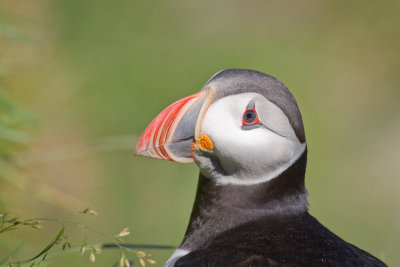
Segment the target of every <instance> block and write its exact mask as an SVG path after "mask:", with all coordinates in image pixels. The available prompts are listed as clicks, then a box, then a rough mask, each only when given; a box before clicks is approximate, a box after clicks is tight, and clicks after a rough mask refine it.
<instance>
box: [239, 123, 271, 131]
mask: <svg viewBox="0 0 400 267" xmlns="http://www.w3.org/2000/svg"><path fill="white" fill-rule="evenodd" d="M261 126H263V125H261V124H259V123H257V124H251V125H242V130H252V129H256V128H259V127H261ZM264 127H265V126H264ZM265 128H267V127H265Z"/></svg>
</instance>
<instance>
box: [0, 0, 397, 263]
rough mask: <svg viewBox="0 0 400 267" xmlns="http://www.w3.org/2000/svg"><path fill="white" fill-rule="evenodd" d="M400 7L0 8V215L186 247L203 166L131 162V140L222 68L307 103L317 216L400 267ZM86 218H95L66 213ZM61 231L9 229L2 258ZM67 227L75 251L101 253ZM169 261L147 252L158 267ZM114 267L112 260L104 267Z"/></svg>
mask: <svg viewBox="0 0 400 267" xmlns="http://www.w3.org/2000/svg"><path fill="white" fill-rule="evenodd" d="M399 10H400V3H399V2H398V1H319V0H314V1H261V0H260V1H183V0H182V1H133V0H130V1H128V0H126V1H122V0H121V1H120V0H118V1H99V0H96V1H94V0H92V1H77V0H68V1H65V0H64V1H62V0H37V1H22V0H0V90H1V94H0V100H1V101H0V102H3V103H2V104H1V105H0V112H1V114H0V122H1V124H2V125H0V126H1V127H0V141H1V143H0V149H1V151H0V156H1V161H0V170H1V171H0V176H1V177H0V211H12V212H14V213H16V214H18V215H19V216H23V217H24V218H31V217H51V218H65V219H70V220H73V221H78V222H81V223H85V224H87V225H90V226H92V227H94V228H96V229H98V230H100V231H101V232H104V233H107V234H111V235H112V234H117V233H118V232H119V231H120V230H121V229H122V228H124V227H130V231H131V233H132V234H131V235H130V236H129V237H128V238H126V239H125V240H126V241H129V242H134V243H156V244H171V245H179V243H180V242H181V239H182V237H183V235H184V232H185V230H186V225H187V222H188V219H189V215H190V212H191V207H192V203H193V199H194V194H195V190H196V184H197V175H198V170H197V167H196V166H195V165H194V164H176V163H172V162H166V161H160V160H154V159H149V158H135V157H133V151H134V148H135V145H136V141H137V138H138V136H139V135H140V134H141V132H142V131H143V130H144V129H145V127H146V126H147V124H148V123H149V122H150V121H151V120H152V119H153V118H154V117H155V116H156V115H157V114H158V112H160V111H161V110H162V109H163V108H164V107H166V106H167V105H169V104H171V103H172V102H173V101H175V100H177V99H180V98H182V97H184V96H187V95H189V94H193V93H195V92H197V91H198V90H199V89H200V88H201V87H202V85H203V84H204V83H205V82H206V81H207V80H208V79H209V78H210V77H211V76H212V75H213V74H214V73H215V72H217V71H219V70H221V69H225V68H232V67H234V68H250V69H255V70H259V71H262V72H265V73H268V74H271V75H273V76H275V77H277V78H279V79H280V80H281V81H283V82H284V83H285V84H286V85H287V86H288V87H289V89H290V90H291V91H292V93H293V94H294V95H295V97H296V99H297V101H298V103H299V106H300V109H301V111H302V115H303V119H304V123H305V128H306V135H307V140H308V150H309V160H308V169H307V178H306V183H307V188H308V190H309V202H310V212H311V214H313V215H315V216H316V217H317V218H318V219H319V220H320V221H321V222H322V223H323V224H324V225H326V226H327V227H328V228H330V229H331V230H332V231H334V232H335V233H337V234H338V235H339V236H341V237H342V238H344V239H345V240H346V241H349V242H351V243H353V244H355V245H357V246H360V247H361V248H363V249H365V250H367V251H369V252H371V253H372V254H374V255H375V256H377V257H379V258H380V259H382V260H384V261H386V263H388V264H389V265H390V266H400V257H399V254H398V251H399V249H400V246H399V240H400V228H399V225H400V208H399V203H400V194H399V188H400V181H399V178H400V177H399V171H398V169H397V168H398V165H399V162H400V138H399V137H400V108H399V104H400V75H399V69H400V52H399V47H400V34H399V30H400V19H399V14H398V11H399ZM87 206H90V207H91V208H93V209H94V210H96V211H98V212H99V216H80V215H71V214H72V213H73V212H76V211H79V210H83V209H84V208H86V207H87ZM58 230H59V226H57V225H52V224H45V227H44V229H42V230H26V231H24V230H21V231H20V230H18V231H11V232H8V233H4V234H2V235H1V236H0V247H1V249H0V258H3V257H5V256H6V255H7V253H9V252H10V251H12V250H13V249H14V248H16V247H17V246H18V244H20V243H21V242H24V243H23V244H24V245H23V247H21V248H20V249H19V250H18V251H17V252H16V256H17V257H19V258H20V259H26V258H29V257H30V256H33V255H34V254H35V253H37V252H38V250H39V249H41V248H43V247H44V246H45V245H46V244H47V243H48V242H49V241H50V240H51V238H53V237H54V235H55V234H56V233H57V231H58ZM67 231H68V235H69V236H70V237H69V238H70V240H71V242H72V245H79V244H80V242H81V241H82V238H83V236H87V239H88V241H89V242H90V243H95V242H104V241H107V240H104V238H103V237H101V236H98V235H96V234H90V233H87V234H85V233H82V230H81V229H80V228H79V227H72V226H71V227H69V226H68V227H67ZM146 251H147V250H146ZM171 253H172V250H169V251H153V254H154V258H155V259H156V260H157V266H161V265H162V263H163V262H164V261H165V260H166V259H167V258H168V257H169V255H170V254H171ZM118 259H119V252H118V251H105V252H103V253H102V254H101V255H98V256H97V260H96V263H95V265H96V266H111V265H112V264H113V263H114V262H116V261H118ZM51 263H52V264H50V266H87V265H88V264H89V261H88V257H87V256H86V255H85V256H83V257H80V256H79V254H78V253H75V254H70V255H66V256H61V257H56V258H54V259H53V260H52V262H51Z"/></svg>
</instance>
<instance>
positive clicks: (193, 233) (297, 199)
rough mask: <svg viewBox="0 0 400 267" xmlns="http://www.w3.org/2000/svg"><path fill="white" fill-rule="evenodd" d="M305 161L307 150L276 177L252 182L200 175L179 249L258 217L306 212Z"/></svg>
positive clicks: (193, 246) (196, 245)
mask: <svg viewBox="0 0 400 267" xmlns="http://www.w3.org/2000/svg"><path fill="white" fill-rule="evenodd" d="M306 164H307V150H306V151H304V153H303V155H302V156H301V157H300V158H299V159H298V160H297V161H296V162H295V163H294V164H293V165H292V166H291V167H290V168H289V169H287V170H286V171H284V172H283V173H282V174H280V175H279V176H278V177H276V178H274V179H272V180H271V181H268V182H264V183H260V184H255V185H230V184H229V185H220V184H217V183H215V181H213V180H212V179H208V178H206V177H204V176H203V175H202V174H200V177H199V182H198V187H197V193H196V198H195V202H194V205H193V210H192V214H191V217H190V221H189V225H188V228H187V230H186V234H185V237H184V240H183V242H182V244H181V246H180V248H182V249H186V250H190V251H193V250H195V249H198V248H200V247H202V246H205V245H207V242H209V241H211V240H212V239H213V238H214V237H215V236H217V235H219V234H220V233H222V232H224V231H227V230H230V229H233V228H235V227H237V226H239V225H241V224H244V223H247V222H250V221H253V220H257V219H260V218H265V217H268V216H271V217H274V216H293V215H297V214H300V213H306V211H307V208H308V203H307V190H306V188H305V184H304V177H305V171H306Z"/></svg>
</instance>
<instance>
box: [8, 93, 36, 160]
mask: <svg viewBox="0 0 400 267" xmlns="http://www.w3.org/2000/svg"><path fill="white" fill-rule="evenodd" d="M34 124H35V117H34V115H33V114H32V112H30V111H28V110H27V109H25V108H22V107H20V106H19V105H17V104H15V103H14V102H12V101H11V100H10V99H9V98H8V97H7V96H6V95H5V93H4V92H1V91H0V156H3V157H4V156H7V155H9V154H10V153H12V152H15V151H17V150H20V149H23V148H24V147H25V146H26V145H27V144H29V142H30V141H31V135H30V134H29V131H30V130H31V129H32V126H33V125H34Z"/></svg>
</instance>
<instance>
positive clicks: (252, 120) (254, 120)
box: [242, 100, 260, 125]
mask: <svg viewBox="0 0 400 267" xmlns="http://www.w3.org/2000/svg"><path fill="white" fill-rule="evenodd" d="M258 123H260V120H259V119H258V114H257V111H256V105H255V103H254V101H253V100H252V101H251V102H250V103H249V104H248V105H247V107H246V110H245V112H244V113H243V117H242V124H243V125H254V124H258Z"/></svg>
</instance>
